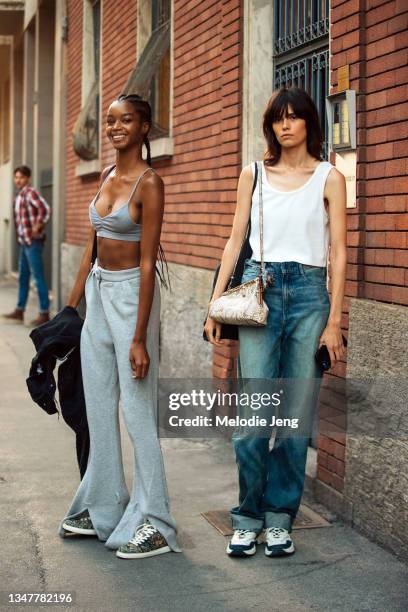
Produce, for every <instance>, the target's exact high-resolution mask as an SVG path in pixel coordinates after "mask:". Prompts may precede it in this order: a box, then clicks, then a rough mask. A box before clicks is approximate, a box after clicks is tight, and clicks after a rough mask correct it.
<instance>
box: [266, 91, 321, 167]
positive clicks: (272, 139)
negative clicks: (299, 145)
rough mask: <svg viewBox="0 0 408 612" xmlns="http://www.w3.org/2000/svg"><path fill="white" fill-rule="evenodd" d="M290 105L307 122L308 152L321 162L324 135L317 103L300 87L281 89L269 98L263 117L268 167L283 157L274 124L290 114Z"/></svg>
mask: <svg viewBox="0 0 408 612" xmlns="http://www.w3.org/2000/svg"><path fill="white" fill-rule="evenodd" d="M289 104H290V105H291V107H292V109H293V112H294V113H295V115H297V116H298V117H301V118H302V119H304V120H305V121H306V131H307V145H306V146H307V150H308V152H309V153H310V155H313V157H315V158H316V159H318V160H321V152H322V144H323V135H322V129H321V127H320V121H319V114H318V112H317V108H316V106H315V103H314V102H313V100H312V98H311V97H310V96H309V94H308V93H307V92H306V91H304V90H303V89H300V88H299V87H281V89H279V90H278V91H276V92H274V93H273V94H272V96H271V97H270V98H269V100H268V104H267V107H266V110H265V112H264V116H263V123H262V129H263V133H264V136H265V139H266V143H267V149H266V152H265V155H264V160H265V164H266V165H267V166H274V165H275V164H276V163H277V162H278V161H279V158H280V156H281V150H282V147H281V145H280V144H279V142H278V140H277V138H276V136H275V133H274V131H273V127H272V124H273V123H275V122H276V121H280V120H281V119H282V117H283V116H285V115H287V114H288V106H289Z"/></svg>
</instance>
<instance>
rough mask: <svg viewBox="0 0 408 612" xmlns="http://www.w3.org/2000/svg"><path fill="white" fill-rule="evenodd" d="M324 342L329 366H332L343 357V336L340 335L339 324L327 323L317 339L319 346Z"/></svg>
mask: <svg viewBox="0 0 408 612" xmlns="http://www.w3.org/2000/svg"><path fill="white" fill-rule="evenodd" d="M322 344H325V345H326V347H327V350H328V351H329V355H330V364H331V365H330V368H332V367H333V366H334V365H335V364H336V362H337V361H338V360H339V359H341V357H344V354H345V349H344V344H343V338H342V335H341V328H340V325H333V324H330V323H329V324H328V325H327V326H326V327H325V329H324V331H323V333H322V335H321V336H320V340H319V348H320V347H321V346H322Z"/></svg>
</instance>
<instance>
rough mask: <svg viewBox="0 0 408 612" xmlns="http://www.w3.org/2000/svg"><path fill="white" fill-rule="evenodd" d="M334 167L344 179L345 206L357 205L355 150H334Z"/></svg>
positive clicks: (352, 206)
mask: <svg viewBox="0 0 408 612" xmlns="http://www.w3.org/2000/svg"><path fill="white" fill-rule="evenodd" d="M335 164H336V168H337V170H338V171H339V172H341V173H342V174H343V175H344V178H345V179H346V191H347V208H355V207H356V206H357V196H356V180H357V152H356V151H340V152H337V151H336V162H335Z"/></svg>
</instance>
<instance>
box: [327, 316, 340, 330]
mask: <svg viewBox="0 0 408 612" xmlns="http://www.w3.org/2000/svg"><path fill="white" fill-rule="evenodd" d="M326 327H336V328H339V329H340V327H341V318H340V319H339V318H338V317H335V318H331V317H329V318H328V320H327V325H326Z"/></svg>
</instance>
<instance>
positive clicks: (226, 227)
mask: <svg viewBox="0 0 408 612" xmlns="http://www.w3.org/2000/svg"><path fill="white" fill-rule="evenodd" d="M239 42H240V1H239V0H228V1H225V0H224V1H220V0H215V1H214V0H208V1H207V2H200V1H198V0H189V1H187V2H185V1H184V2H183V1H179V0H176V1H175V3H174V87H173V92H174V111H173V136H174V156H173V158H172V160H171V163H170V164H169V165H168V166H167V167H166V168H165V169H163V175H164V176H165V183H166V213H165V223H164V226H163V234H162V238H163V243H164V247H165V250H166V254H167V256H168V259H169V260H170V261H172V262H175V263H182V264H187V265H191V266H198V267H201V268H207V269H214V268H215V266H216V264H217V262H218V261H219V259H220V257H221V253H222V250H223V247H224V245H225V242H226V240H227V238H228V236H229V232H230V227H231V223H232V217H233V213H234V209H235V202H236V185H237V178H238V176H239V172H240V169H241V165H240V126H239V116H240V76H239V70H240V56H239V53H240V44H239Z"/></svg>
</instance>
